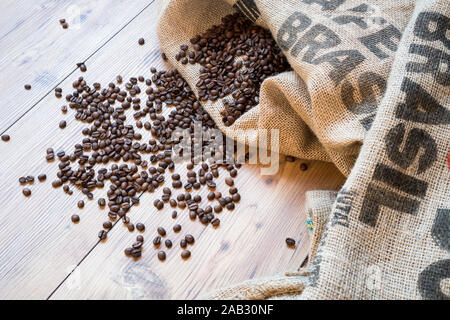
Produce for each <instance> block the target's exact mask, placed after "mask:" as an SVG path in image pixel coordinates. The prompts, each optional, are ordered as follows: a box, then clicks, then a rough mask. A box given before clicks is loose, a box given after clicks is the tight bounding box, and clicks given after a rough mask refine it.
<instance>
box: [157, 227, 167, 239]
mask: <svg viewBox="0 0 450 320" xmlns="http://www.w3.org/2000/svg"><path fill="white" fill-rule="evenodd" d="M157 231H158V233H159V235H160V236H161V237H164V236H165V235H166V230H165V229H164V228H163V227H158V229H157Z"/></svg>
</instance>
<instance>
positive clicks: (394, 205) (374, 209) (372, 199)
mask: <svg viewBox="0 0 450 320" xmlns="http://www.w3.org/2000/svg"><path fill="white" fill-rule="evenodd" d="M419 205H420V202H419V201H417V200H414V199H411V198H408V197H404V196H402V195H400V194H398V193H396V192H393V191H390V190H386V189H384V188H382V187H379V186H376V185H375V184H373V183H372V182H371V183H369V185H368V186H367V189H366V193H365V195H364V200H363V203H362V208H361V211H360V213H359V217H358V219H359V221H361V222H362V223H365V224H367V225H369V226H371V227H375V226H376V224H377V220H378V216H379V214H380V208H381V207H382V206H385V207H388V208H391V209H393V210H395V211H399V212H402V213H408V214H411V215H416V214H417V210H418V209H419Z"/></svg>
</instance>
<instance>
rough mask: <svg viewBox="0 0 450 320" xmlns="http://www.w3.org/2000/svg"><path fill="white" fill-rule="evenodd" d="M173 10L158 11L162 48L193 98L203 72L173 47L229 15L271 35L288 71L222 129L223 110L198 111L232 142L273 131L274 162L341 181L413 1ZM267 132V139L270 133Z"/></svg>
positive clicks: (271, 0)
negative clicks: (333, 170)
mask: <svg viewBox="0 0 450 320" xmlns="http://www.w3.org/2000/svg"><path fill="white" fill-rule="evenodd" d="M366 2H367V1H362V0H285V1H279V0H238V1H236V0H227V1H225V0H170V1H161V2H160V14H159V22H158V37H159V39H160V43H161V48H162V50H163V52H164V53H165V54H166V55H167V57H168V59H169V61H170V63H171V64H172V65H173V66H175V67H176V68H177V69H178V71H179V72H180V73H181V74H182V75H183V77H184V78H185V79H186V80H187V81H188V83H189V84H190V85H191V87H192V89H193V90H194V92H195V93H197V90H196V86H195V84H196V83H197V82H198V80H199V77H198V76H199V69H200V66H199V65H198V64H196V65H191V64H187V65H182V64H181V63H180V62H178V61H177V60H176V59H175V58H174V57H175V55H176V53H177V52H178V51H179V49H180V45H182V44H187V45H190V42H189V40H190V39H191V38H192V37H194V36H195V35H197V34H201V33H203V32H205V31H206V30H207V29H208V28H209V27H211V26H212V25H217V24H220V20H221V18H222V17H224V16H225V15H227V14H230V13H233V12H235V11H236V10H239V11H241V12H242V13H243V14H245V15H246V16H247V17H248V18H249V19H252V20H253V21H254V22H255V23H256V24H259V25H261V26H263V27H266V28H268V29H270V31H271V33H272V35H273V37H274V39H275V40H276V41H277V43H278V45H279V46H280V47H281V48H282V50H283V52H284V54H285V55H286V57H287V59H288V61H289V63H290V64H291V66H292V68H293V71H290V72H284V73H281V74H278V75H276V76H273V77H269V78H267V79H266V80H265V81H264V82H263V84H262V86H261V90H260V99H259V101H260V102H259V104H258V105H257V106H256V107H254V108H253V109H252V110H250V111H249V112H247V113H245V114H244V115H243V116H241V117H240V118H239V119H238V120H237V121H236V122H235V123H234V124H233V125H231V126H229V127H226V126H224V125H223V123H222V120H221V116H220V114H219V112H220V111H221V110H222V109H223V108H224V106H223V103H222V101H221V100H218V101H217V102H215V103H212V102H207V103H204V104H203V105H204V108H205V109H206V110H207V111H208V113H209V114H210V115H211V117H212V118H213V119H214V120H215V122H216V123H217V124H218V126H219V128H220V129H221V130H222V131H223V132H224V133H225V134H226V135H227V136H229V137H233V138H235V139H236V140H238V141H239V142H244V143H245V142H247V143H248V144H256V143H257V136H256V135H252V136H250V137H246V136H245V135H242V134H238V133H239V132H245V130H248V129H268V130H270V129H278V130H279V136H280V150H279V152H281V153H284V154H289V155H292V156H295V157H299V158H304V159H313V160H314V159H315V160H323V161H332V162H334V163H335V164H336V166H337V167H338V168H339V170H340V171H341V172H342V173H343V174H344V175H348V174H349V173H350V170H351V168H352V166H353V164H354V161H355V159H356V157H357V155H358V153H359V149H360V146H361V144H362V142H363V140H364V137H365V136H366V134H367V131H368V130H369V128H370V126H371V124H372V121H373V118H374V116H375V114H376V109H377V107H378V104H379V101H380V99H381V97H382V95H383V93H384V91H385V89H386V81H387V76H388V74H389V71H390V68H391V66H392V61H393V56H394V53H395V51H396V49H397V45H398V41H399V39H400V37H401V33H402V31H403V30H404V28H405V26H406V24H407V22H408V20H409V17H410V15H411V13H412V9H413V2H414V1H413V0H401V1H400V0H385V1H376V2H374V3H375V4H373V5H372V4H367V3H366ZM269 132H270V131H269Z"/></svg>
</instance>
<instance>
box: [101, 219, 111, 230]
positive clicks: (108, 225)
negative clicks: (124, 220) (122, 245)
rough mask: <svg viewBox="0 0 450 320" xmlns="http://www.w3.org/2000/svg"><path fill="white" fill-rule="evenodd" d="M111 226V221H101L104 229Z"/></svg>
mask: <svg viewBox="0 0 450 320" xmlns="http://www.w3.org/2000/svg"><path fill="white" fill-rule="evenodd" d="M112 227H113V225H112V223H111V221H105V222H103V228H105V229H111V228H112Z"/></svg>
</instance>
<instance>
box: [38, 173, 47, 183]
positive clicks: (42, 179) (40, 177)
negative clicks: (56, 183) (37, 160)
mask: <svg viewBox="0 0 450 320" xmlns="http://www.w3.org/2000/svg"><path fill="white" fill-rule="evenodd" d="M46 179H47V175H45V174H40V175H38V180H39V181H40V182H43V181H45V180H46Z"/></svg>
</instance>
